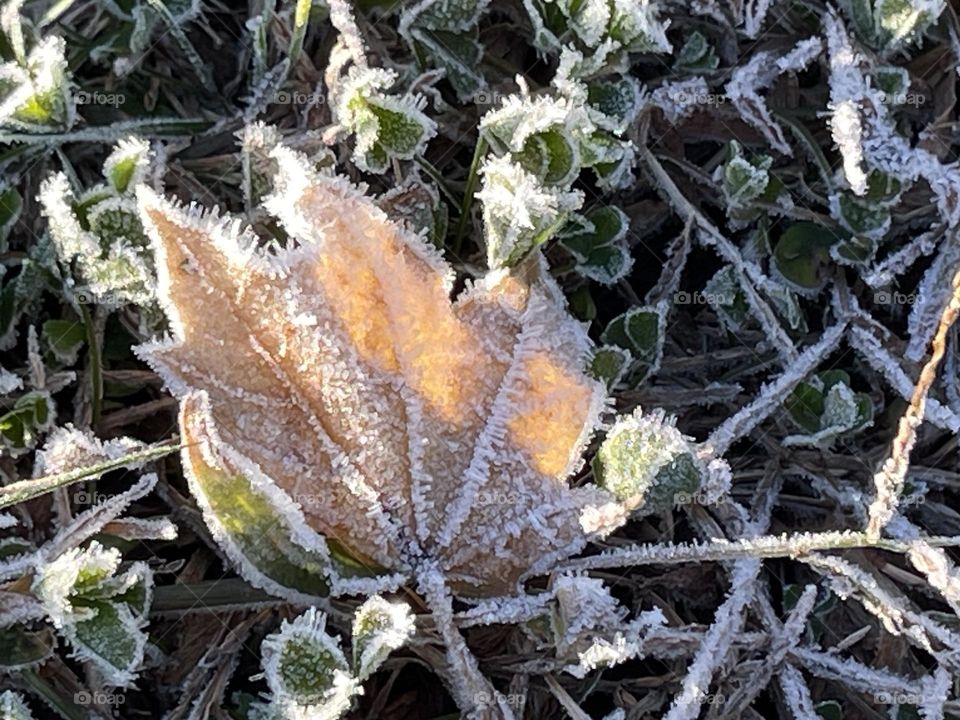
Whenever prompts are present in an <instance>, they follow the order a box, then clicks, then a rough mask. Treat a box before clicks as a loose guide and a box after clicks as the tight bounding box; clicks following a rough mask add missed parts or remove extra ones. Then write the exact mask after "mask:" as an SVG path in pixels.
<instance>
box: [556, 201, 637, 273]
mask: <svg viewBox="0 0 960 720" xmlns="http://www.w3.org/2000/svg"><path fill="white" fill-rule="evenodd" d="M629 225H630V221H629V219H628V218H627V216H626V215H625V214H624V212H623V211H622V210H620V209H619V208H617V207H614V206H603V207H600V208H597V209H595V210H592V211H591V212H589V213H587V215H586V217H583V216H578V217H577V218H575V220H574V221H573V222H571V223H570V224H569V225H568V228H569V229H568V230H565V231H564V232H562V233H561V235H560V240H561V242H562V243H563V244H564V246H565V247H566V248H567V249H568V250H570V252H571V253H572V254H573V255H574V257H576V258H577V263H578V264H577V272H579V273H580V274H581V275H583V276H584V277H587V278H590V279H591V280H595V281H597V282H599V283H601V284H603V285H611V284H613V283H614V282H616V281H617V280H619V279H621V278H622V277H624V276H625V275H626V274H627V273H628V272H629V271H630V268H631V267H632V265H633V258H631V257H630V253H629V251H628V250H627V247H626V244H625V242H624V237H625V236H626V233H627V230H628V229H629Z"/></svg>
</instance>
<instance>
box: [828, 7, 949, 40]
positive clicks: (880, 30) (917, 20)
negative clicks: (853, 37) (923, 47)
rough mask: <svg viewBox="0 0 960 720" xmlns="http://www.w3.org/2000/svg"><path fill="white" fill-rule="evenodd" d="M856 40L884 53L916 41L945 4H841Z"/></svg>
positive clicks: (936, 18) (932, 22) (937, 16)
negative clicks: (856, 36) (857, 38)
mask: <svg viewBox="0 0 960 720" xmlns="http://www.w3.org/2000/svg"><path fill="white" fill-rule="evenodd" d="M842 6H843V8H844V9H845V10H846V12H847V15H848V17H849V18H850V20H851V23H852V25H853V28H854V29H855V30H856V33H857V35H858V36H859V38H860V39H861V40H862V41H863V42H865V43H867V44H868V45H870V46H872V47H874V48H876V49H878V50H885V51H892V50H895V49H896V48H898V47H900V46H902V45H904V44H906V43H909V42H913V41H914V40H917V39H918V38H919V37H920V36H921V35H922V34H923V33H924V32H926V31H927V30H928V29H929V28H930V27H931V26H932V25H933V24H934V23H936V22H937V20H938V18H939V17H940V14H941V13H942V12H943V10H944V8H945V7H946V2H945V0H844V2H843V4H842Z"/></svg>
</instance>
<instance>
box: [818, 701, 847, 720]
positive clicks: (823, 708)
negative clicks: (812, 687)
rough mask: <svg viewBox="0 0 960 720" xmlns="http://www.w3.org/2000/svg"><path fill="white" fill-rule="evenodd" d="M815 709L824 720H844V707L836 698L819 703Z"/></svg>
mask: <svg viewBox="0 0 960 720" xmlns="http://www.w3.org/2000/svg"><path fill="white" fill-rule="evenodd" d="M814 709H815V710H816V711H817V715H819V716H820V717H822V718H823V720H843V707H841V705H840V703H838V702H837V701H836V700H825V701H823V702H820V703H817V705H816V708H814Z"/></svg>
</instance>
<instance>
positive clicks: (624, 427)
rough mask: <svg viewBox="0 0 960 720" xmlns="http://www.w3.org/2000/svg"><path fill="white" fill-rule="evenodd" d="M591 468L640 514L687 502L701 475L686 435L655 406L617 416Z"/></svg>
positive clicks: (698, 483)
mask: <svg viewBox="0 0 960 720" xmlns="http://www.w3.org/2000/svg"><path fill="white" fill-rule="evenodd" d="M593 468H594V473H596V475H597V478H598V480H599V482H600V484H601V485H603V487H605V488H606V489H607V490H609V491H610V492H611V493H613V494H614V495H615V496H616V497H617V498H618V499H619V500H621V501H622V502H624V503H625V504H626V505H627V506H628V507H630V508H632V509H635V510H639V511H642V512H643V513H645V514H648V513H656V512H664V511H667V510H670V509H671V508H673V507H674V506H675V505H678V504H684V503H686V502H689V501H690V499H691V497H692V496H693V495H695V494H696V493H697V491H698V490H699V489H700V484H701V480H702V477H701V471H700V467H699V464H698V462H697V460H696V457H695V455H694V453H693V449H692V447H691V446H690V444H689V442H688V440H687V438H685V437H684V436H683V435H682V434H681V433H680V432H679V431H678V430H677V429H676V427H675V426H674V421H673V420H672V419H668V418H666V417H665V416H664V415H663V413H662V412H660V411H654V412H653V413H652V414H649V415H644V414H642V413H641V411H640V410H639V409H638V410H636V411H635V412H634V413H633V414H632V415H630V416H627V417H621V418H620V419H619V420H617V422H616V424H615V425H614V426H613V428H612V429H611V430H610V431H609V432H608V433H607V437H606V438H605V439H604V441H603V443H602V444H601V446H600V449H599V450H598V451H597V455H596V459H595V460H594V464H593Z"/></svg>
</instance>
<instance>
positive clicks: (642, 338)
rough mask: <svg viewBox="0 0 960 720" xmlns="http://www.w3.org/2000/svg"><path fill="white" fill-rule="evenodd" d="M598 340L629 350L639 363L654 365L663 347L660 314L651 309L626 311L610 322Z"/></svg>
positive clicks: (638, 308)
mask: <svg viewBox="0 0 960 720" xmlns="http://www.w3.org/2000/svg"><path fill="white" fill-rule="evenodd" d="M600 339H601V340H602V341H603V342H605V343H608V344H613V345H617V346H619V347H621V348H623V349H625V350H629V351H630V353H631V354H632V355H633V357H634V358H636V359H637V360H639V361H641V362H645V363H654V362H655V361H656V359H657V357H658V355H659V353H660V352H661V350H662V347H663V327H662V313H661V311H660V310H659V309H658V308H653V307H637V308H633V309H631V310H628V311H627V312H625V313H624V314H623V315H619V316H617V317H615V318H614V319H613V320H611V321H610V324H609V325H607V327H606V329H605V330H604V331H603V334H602V335H601V336H600Z"/></svg>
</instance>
